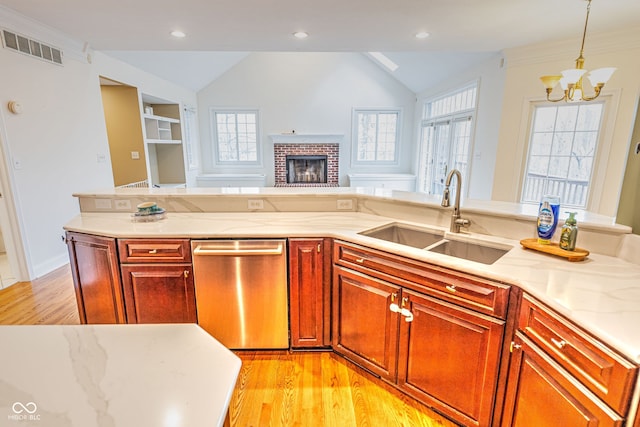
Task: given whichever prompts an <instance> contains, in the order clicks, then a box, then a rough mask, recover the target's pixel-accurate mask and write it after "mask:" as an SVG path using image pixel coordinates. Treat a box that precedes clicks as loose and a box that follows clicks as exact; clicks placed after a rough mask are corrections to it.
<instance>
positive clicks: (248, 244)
mask: <svg viewBox="0 0 640 427" xmlns="http://www.w3.org/2000/svg"><path fill="white" fill-rule="evenodd" d="M191 250H192V255H193V274H194V280H195V288H196V304H197V313H198V324H199V325H200V326H201V327H202V328H203V329H205V330H206V331H207V332H209V333H210V334H211V335H212V336H213V337H214V338H216V339H217V340H218V341H220V342H221V343H222V344H224V345H225V346H226V347H227V348H231V349H276V348H288V347H289V316H288V313H289V310H288V305H287V300H288V297H287V245H286V240H278V239H270V240H193V241H191Z"/></svg>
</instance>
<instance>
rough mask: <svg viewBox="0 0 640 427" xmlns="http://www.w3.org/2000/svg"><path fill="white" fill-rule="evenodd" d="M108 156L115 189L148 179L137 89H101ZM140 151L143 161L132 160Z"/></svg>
mask: <svg viewBox="0 0 640 427" xmlns="http://www.w3.org/2000/svg"><path fill="white" fill-rule="evenodd" d="M100 89H101V92H102V104H103V105H104V117H105V123H106V126H107V135H108V137H109V153H110V154H111V166H112V169H113V182H114V184H115V185H116V186H119V185H124V184H129V183H132V182H138V181H142V180H145V179H146V178H147V167H146V162H145V153H144V141H143V138H142V122H141V119H140V103H139V100H138V90H137V89H136V88H134V87H130V86H101V87H100ZM132 151H137V152H138V153H139V156H140V158H139V159H137V160H134V159H132V158H131V152H132Z"/></svg>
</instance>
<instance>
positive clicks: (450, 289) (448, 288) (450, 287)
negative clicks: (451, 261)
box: [445, 285, 456, 292]
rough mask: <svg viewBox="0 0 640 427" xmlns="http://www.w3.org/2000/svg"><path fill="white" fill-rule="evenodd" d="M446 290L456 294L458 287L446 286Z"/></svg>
mask: <svg viewBox="0 0 640 427" xmlns="http://www.w3.org/2000/svg"><path fill="white" fill-rule="evenodd" d="M445 289H446V290H448V291H449V292H455V291H456V285H447V286H445Z"/></svg>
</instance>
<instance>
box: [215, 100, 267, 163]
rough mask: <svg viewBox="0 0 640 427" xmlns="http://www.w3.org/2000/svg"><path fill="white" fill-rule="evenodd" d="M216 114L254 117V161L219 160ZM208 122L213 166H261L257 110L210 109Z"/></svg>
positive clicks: (258, 113) (258, 114)
mask: <svg viewBox="0 0 640 427" xmlns="http://www.w3.org/2000/svg"><path fill="white" fill-rule="evenodd" d="M217 114H255V116H256V160H220V149H219V144H218V121H217V118H216V115H217ZM209 119H210V120H209V121H210V124H211V140H212V144H211V145H212V146H213V163H214V164H215V165H221V166H222V165H224V166H231V165H238V166H261V165H262V143H261V131H260V111H259V110H258V109H257V108H210V109H209Z"/></svg>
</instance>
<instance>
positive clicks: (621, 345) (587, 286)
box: [65, 189, 640, 422]
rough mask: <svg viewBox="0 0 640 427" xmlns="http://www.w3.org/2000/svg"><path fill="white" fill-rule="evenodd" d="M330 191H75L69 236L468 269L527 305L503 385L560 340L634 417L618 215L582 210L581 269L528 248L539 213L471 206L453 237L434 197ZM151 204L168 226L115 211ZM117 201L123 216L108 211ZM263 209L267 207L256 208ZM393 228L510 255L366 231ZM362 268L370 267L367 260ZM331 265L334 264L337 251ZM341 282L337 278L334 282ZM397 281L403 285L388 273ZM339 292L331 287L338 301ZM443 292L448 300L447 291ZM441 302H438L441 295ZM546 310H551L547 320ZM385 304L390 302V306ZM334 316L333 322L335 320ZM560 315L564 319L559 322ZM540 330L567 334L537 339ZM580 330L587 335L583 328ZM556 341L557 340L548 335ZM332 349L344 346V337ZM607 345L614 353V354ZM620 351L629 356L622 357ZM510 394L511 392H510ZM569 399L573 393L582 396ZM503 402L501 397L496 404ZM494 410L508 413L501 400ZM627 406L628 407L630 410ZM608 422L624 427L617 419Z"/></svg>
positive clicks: (627, 255) (627, 266) (630, 252)
mask: <svg viewBox="0 0 640 427" xmlns="http://www.w3.org/2000/svg"><path fill="white" fill-rule="evenodd" d="M331 191H332V192H329V191H321V192H318V193H313V194H311V193H305V192H304V191H301V192H300V193H296V192H294V191H280V190H277V189H276V190H274V189H266V190H263V189H258V190H257V191H255V192H254V191H248V193H247V194H240V193H237V192H235V193H234V192H231V193H229V192H216V191H213V192H212V193H206V192H204V191H202V190H201V189H191V190H189V189H188V190H187V191H186V192H184V193H181V192H175V193H167V192H164V191H157V190H156V189H150V190H137V191H135V192H130V191H126V192H122V191H119V190H116V191H113V192H111V193H109V192H102V193H98V192H97V193H93V194H86V195H77V196H78V197H79V199H80V204H81V210H82V213H81V214H80V215H78V216H77V217H76V218H73V219H72V220H71V221H70V222H69V223H67V224H66V226H65V229H66V230H67V232H71V233H83V234H86V235H93V236H105V237H106V238H109V239H113V240H115V241H118V242H120V241H123V240H126V239H167V240H170V239H195V238H198V239H216V238H238V239H241V238H290V239H300V238H303V239H304V238H311V239H313V238H316V239H319V238H325V239H331V240H334V241H335V245H336V247H339V246H340V245H342V244H343V243H345V242H346V244H347V245H356V246H355V247H354V249H355V250H357V251H359V252H360V253H362V254H365V256H366V257H368V256H382V257H385V256H387V255H385V254H393V255H392V256H393V257H396V258H394V259H396V260H397V261H398V262H400V263H402V262H404V261H403V260H407V262H409V263H413V262H418V263H419V265H418V264H416V268H419V269H426V270H424V271H425V273H424V274H427V275H428V274H431V273H428V270H429V269H432V270H433V269H435V270H433V271H436V270H438V269H440V268H444V269H446V271H448V272H449V273H451V274H453V275H458V273H459V274H460V276H459V277H463V276H464V275H473V276H474V277H479V278H485V279H489V280H492V281H494V282H495V283H497V284H505V285H506V286H512V290H513V291H512V295H513V296H514V297H517V295H518V292H522V293H523V295H524V296H523V298H522V301H523V302H522V306H523V309H522V310H520V309H519V305H520V302H518V303H516V302H515V299H514V301H513V303H510V304H509V310H510V314H508V315H507V317H506V329H505V347H503V348H502V354H503V355H504V357H503V363H502V364H501V365H500V366H501V368H500V369H502V373H500V378H505V377H506V372H505V370H506V368H507V366H508V365H507V360H508V354H509V353H510V351H511V352H512V351H514V349H519V348H521V347H522V348H523V350H522V351H521V352H518V353H519V354H522V355H526V357H529V356H528V355H529V354H530V352H531V351H532V348H534V347H532V345H533V344H532V342H531V341H529V340H528V337H533V339H534V344H535V345H536V346H535V349H534V350H536V351H537V348H538V347H544V346H546V345H547V344H551V345H552V348H551V349H549V350H548V351H549V352H550V354H555V353H554V352H555V351H556V350H553V346H558V347H559V350H557V351H559V353H558V354H556V355H555V356H554V357H558V358H559V359H558V360H559V362H560V363H561V364H563V363H565V362H564V359H563V358H564V356H562V355H561V353H562V352H563V351H564V349H565V348H566V350H567V351H569V350H571V351H572V352H573V351H574V350H577V351H578V353H576V354H580V355H581V356H580V357H586V359H584V360H583V361H582V362H579V363H583V362H584V363H588V364H592V363H593V369H594V370H593V371H589V372H590V373H589V375H592V374H593V375H595V373H597V372H600V370H602V372H608V370H609V369H612V367H616V366H620V367H622V369H623V375H624V376H625V380H624V381H625V384H627V385H625V390H622V391H621V392H620V393H621V394H620V395H618V397H617V398H616V399H617V400H616V401H612V400H611V399H612V398H611V397H609V396H608V392H606V390H607V387H609V385H607V384H604V383H603V384H604V386H603V387H604V388H603V389H602V390H605V391H604V394H602V395H599V398H600V399H603V400H604V401H606V402H607V403H608V404H609V405H611V407H613V408H615V409H616V410H617V411H618V413H619V414H622V416H628V417H630V418H631V417H635V413H636V408H637V404H638V393H639V390H640V388H638V387H637V386H636V387H634V388H635V390H636V391H635V394H634V395H633V397H632V396H631V395H630V394H629V392H630V387H629V384H630V382H635V381H636V380H637V375H636V373H637V365H638V364H639V363H640V335H639V334H638V333H637V330H636V329H635V328H634V327H633V326H632V325H635V324H638V322H640V309H638V307H639V306H640V265H639V264H638V263H637V253H638V251H637V245H638V239H637V236H633V235H630V229H629V228H628V227H624V226H620V225H617V224H615V223H614V222H613V221H612V220H611V219H610V218H604V217H599V216H597V215H596V216H594V215H590V214H588V213H583V214H582V218H581V221H582V223H581V225H582V228H581V235H580V237H579V243H578V245H579V246H581V247H586V248H587V249H589V250H590V251H591V253H590V255H589V257H588V258H587V259H586V260H585V261H582V262H575V263H574V262H568V261H567V260H565V259H561V258H556V257H553V256H550V255H547V254H543V253H539V252H534V251H530V250H527V249H524V248H522V247H521V246H520V244H519V240H520V239H523V238H529V237H533V233H534V230H535V225H534V224H535V212H534V210H532V211H531V212H528V211H527V210H526V207H525V208H524V209H523V208H522V207H520V206H513V205H508V204H503V203H496V204H495V205H491V206H489V205H488V204H487V205H483V203H474V204H470V205H469V206H468V207H464V208H463V211H462V215H463V216H464V217H466V218H470V219H471V227H470V228H469V229H468V230H466V231H465V232H464V233H451V232H449V231H448V224H449V219H450V212H449V211H448V210H446V209H443V208H441V207H440V206H439V203H438V202H437V201H435V200H430V199H429V198H428V197H426V198H425V197H423V196H416V195H413V194H406V193H402V192H399V193H398V192H392V193H387V192H383V193H378V192H376V191H373V192H372V191H369V190H366V191H363V192H361V191H358V190H354V189H349V190H347V189H338V190H331ZM256 200H259V201H260V203H257V202H256ZM146 201H157V202H158V205H159V206H162V207H164V208H166V209H167V218H165V219H162V220H160V221H157V222H149V223H139V222H133V221H132V217H131V213H130V212H126V213H125V212H118V207H120V208H121V207H122V206H125V205H127V203H128V204H129V205H130V206H135V204H136V203H139V202H146ZM108 205H109V206H113V207H114V208H107V206H108ZM256 206H263V208H262V209H252V207H256ZM579 218H580V217H579ZM394 223H395V224H402V225H406V226H410V227H423V228H424V227H426V228H428V229H431V230H434V231H436V232H437V233H440V234H441V235H442V237H443V238H445V239H447V240H462V241H467V242H472V243H479V244H482V245H488V246H494V247H498V248H501V249H506V250H507V251H506V253H505V254H504V255H503V256H502V257H500V258H499V259H498V260H497V261H495V262H493V263H489V264H484V263H481V262H474V261H470V260H468V259H464V258H459V257H454V256H449V255H444V254H440V253H436V252H432V251H427V250H425V249H422V248H420V249H419V248H414V247H411V246H408V245H404V244H400V243H394V242H390V241H387V240H383V239H380V238H375V237H373V236H369V235H366V234H367V233H366V232H367V231H368V230H372V229H376V228H378V227H384V226H387V225H389V224H394ZM629 237H630V238H629ZM341 242H342V243H341ZM634 248H635V249H634ZM376 251H383V252H384V253H381V252H376ZM368 253H370V254H371V255H368ZM397 257H400V258H401V259H397ZM354 261H356V262H357V263H359V262H362V260H360V261H358V259H354ZM372 261H373V258H372ZM333 262H334V263H336V262H337V258H336V255H335V253H334V258H333ZM394 262H395V261H394ZM368 263H369V260H368V259H365V264H368ZM412 265H413V264H412ZM349 268H351V267H349ZM351 269H352V270H353V269H356V267H355V266H354V267H353V268H351ZM337 270H340V269H337ZM421 271H422V270H421ZM438 271H439V270H438ZM443 271H444V270H443ZM449 273H446V274H449ZM374 274H375V273H374ZM420 274H422V273H420ZM345 277H347V276H345ZM354 277H355V276H354ZM335 279H336V276H335V275H334V278H333V281H334V283H335ZM388 279H389V280H395V279H393V278H392V277H390V276H389V277H388ZM421 280H422V279H421ZM454 280H456V279H454ZM196 286H197V284H196ZM410 286H411V285H410ZM500 286H502V285H500ZM453 288H455V286H454V287H453ZM335 292H336V289H335V288H334V298H335ZM427 292H431V291H427ZM437 292H440V291H436V293H437ZM447 292H449V291H447ZM450 292H454V290H452V291H450ZM437 295H440V296H442V297H444V298H445V299H446V298H448V297H447V296H446V295H445V294H442V293H437ZM440 296H439V297H438V299H441V298H440ZM525 297H526V298H525ZM391 298H393V297H391ZM517 300H518V301H520V300H519V299H517ZM391 302H393V299H391ZM334 303H335V300H334ZM544 305H546V306H547V307H549V308H550V309H551V312H549V313H547V311H546V310H547V309H546V308H545V307H544ZM386 306H387V307H388V306H389V304H388V303H386ZM525 308H526V309H527V310H529V309H530V310H532V311H531V313H532V314H531V315H528V314H527V313H528V312H526V311H525ZM334 310H335V309H334ZM337 313H338V312H334V314H333V319H334V321H335V319H336V314H337ZM518 313H520V314H518ZM554 313H557V314H558V315H559V316H561V317H558V318H554V316H556V314H554ZM405 315H407V314H405ZM527 316H528V317H527ZM540 316H542V317H540ZM549 316H551V317H549ZM548 319H550V320H551V321H552V322H553V324H549V323H539V321H540V320H542V321H543V322H548V321H549V320H548ZM407 321H409V320H407ZM528 322H533V323H528ZM543 324H546V325H550V326H553V327H555V326H558V327H559V328H560V329H557V330H554V331H553V332H552V331H547V330H545V331H540V332H537V331H538V327H539V326H540V325H543ZM565 325H566V327H568V328H569V329H568V330H566V331H565V330H564V329H562V328H565ZM576 326H577V327H579V328H581V329H582V331H580V330H575V331H574V328H575V327H576ZM516 329H517V331H516ZM514 331H515V332H517V333H514ZM585 331H586V334H585ZM539 333H542V335H539ZM550 333H551V334H552V335H548V334H550ZM559 333H562V334H568V335H566V338H567V341H566V342H565V341H564V340H560V339H559V338H558V337H559V335H557V334H559ZM523 334H524V335H523ZM553 334H555V335H553ZM574 334H577V335H574ZM563 337H564V335H563ZM593 337H595V340H594V338H593ZM523 339H524V341H523ZM334 340H335V334H334ZM536 340H537V341H536ZM554 340H555V342H554ZM509 341H511V350H510V348H509ZM547 341H548V343H547ZM556 342H557V343H558V344H556ZM445 344H446V343H445ZM603 345H606V346H607V347H608V348H610V349H615V351H614V352H613V353H608V354H611V357H613V359H610V360H609V359H607V358H608V357H609V356H608V355H607V354H604V353H603V357H605V359H606V360H607V361H606V363H605V362H604V361H605V359H602V358H600V356H598V357H595V358H593V357H592V356H593V355H594V354H595V353H593V351H596V353H597V352H599V351H600V350H599V349H605V347H603ZM585 346H586V347H585ZM333 347H334V350H335V348H336V347H335V341H334V342H333ZM610 349H605V350H606V352H610V351H611V350H610ZM525 350H526V353H525ZM616 352H617V353H619V354H621V355H623V356H624V358H620V357H619V355H616V354H615V353H616ZM625 358H626V361H625ZM569 359H571V358H569ZM518 360H520V359H518ZM522 360H524V361H525V365H526V363H529V362H528V361H529V359H528V358H525V359H522ZM518 363H520V362H518ZM571 363H573V362H571ZM603 363H604V364H603ZM523 366H524V365H523ZM563 366H564V365H563ZM572 366H573V365H569V366H567V367H566V368H567V369H568V370H569V371H570V372H571V373H572V374H573V375H574V376H576V377H580V375H582V373H581V372H578V371H580V369H582V368H579V369H578V371H576V372H574V371H573V367H572ZM554 369H555V368H554ZM590 369H591V368H590ZM616 369H617V368H616ZM608 375H609V374H607V373H605V375H604V377H602V378H601V379H596V381H601V380H602V381H605V382H607V381H608V378H609V377H608ZM512 377H513V381H510V384H518V383H517V382H516V378H517V372H514V373H513V375H512V374H510V375H509V378H512ZM523 378H524V380H525V381H532V380H534V378H532V377H530V376H529V377H523ZM501 381H502V380H501ZM572 381H573V380H572ZM583 381H587V382H588V381H591V380H590V379H586V380H583ZM598 387H600V386H598ZM576 393H582V391H580V392H578V391H576ZM598 393H600V392H598ZM508 394H509V395H511V392H509V393H508ZM570 394H571V395H573V392H571V393H570ZM500 395H501V394H500V393H499V394H498V395H497V396H498V397H497V398H498V399H500V397H499V396H500ZM585 396H591V395H590V392H586V395H585ZM619 396H622V397H619ZM508 398H511V397H508ZM592 398H593V396H591V397H589V399H592ZM625 402H626V403H625ZM497 406H500V402H498V403H497ZM507 406H508V407H512V405H507ZM626 408H630V410H629V412H628V413H627V409H626ZM611 418H612V419H615V416H614V417H611ZM497 420H499V417H498V416H497V415H496V416H495V418H494V422H497Z"/></svg>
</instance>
